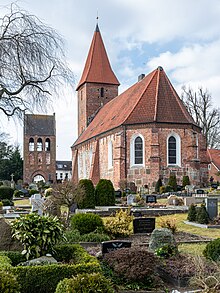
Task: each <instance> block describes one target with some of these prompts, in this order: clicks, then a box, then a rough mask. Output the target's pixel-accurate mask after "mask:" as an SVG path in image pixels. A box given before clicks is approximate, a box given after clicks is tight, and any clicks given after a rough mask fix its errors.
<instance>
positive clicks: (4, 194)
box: [0, 186, 14, 200]
mask: <svg viewBox="0 0 220 293" xmlns="http://www.w3.org/2000/svg"><path fill="white" fill-rule="evenodd" d="M13 194H14V189H13V188H11V187H9V186H0V200H2V199H9V200H12V198H13Z"/></svg>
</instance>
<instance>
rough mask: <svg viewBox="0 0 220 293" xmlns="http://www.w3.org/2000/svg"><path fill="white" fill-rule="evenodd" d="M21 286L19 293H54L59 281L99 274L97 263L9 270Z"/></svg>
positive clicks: (24, 267)
mask: <svg viewBox="0 0 220 293" xmlns="http://www.w3.org/2000/svg"><path fill="white" fill-rule="evenodd" d="M11 270H12V273H13V274H14V275H15V276H17V280H18V282H19V283H20V284H21V293H27V292H28V293H54V292H55V290H56V286H57V284H58V283H59V281H61V280H63V279H64V278H71V277H72V276H73V275H74V276H75V275H77V274H82V273H89V274H90V273H94V272H100V271H101V268H100V265H99V264H98V263H97V262H94V263H87V264H77V265H66V264H52V265H43V266H41V265H40V266H18V267H12V268H11Z"/></svg>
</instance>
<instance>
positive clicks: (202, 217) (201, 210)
mask: <svg viewBox="0 0 220 293" xmlns="http://www.w3.org/2000/svg"><path fill="white" fill-rule="evenodd" d="M196 221H197V222H198V223H199V224H208V223H209V214H208V213H207V210H206V207H205V205H204V204H201V207H198V208H197V211H196Z"/></svg>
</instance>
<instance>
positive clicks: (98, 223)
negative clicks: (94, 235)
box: [71, 213, 104, 234]
mask: <svg viewBox="0 0 220 293" xmlns="http://www.w3.org/2000/svg"><path fill="white" fill-rule="evenodd" d="M71 228H72V229H77V230H78V231H79V232H80V234H87V233H90V232H93V231H95V230H96V229H97V228H104V224H103V221H102V218H101V217H100V216H99V215H97V214H92V213H88V214H75V215H74V216H73V217H72V218H71Z"/></svg>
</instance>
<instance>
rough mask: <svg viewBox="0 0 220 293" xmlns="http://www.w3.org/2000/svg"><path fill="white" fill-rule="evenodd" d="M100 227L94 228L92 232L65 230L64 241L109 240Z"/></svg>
mask: <svg viewBox="0 0 220 293" xmlns="http://www.w3.org/2000/svg"><path fill="white" fill-rule="evenodd" d="M99 230H102V229H96V230H95V231H94V232H90V233H88V234H83V235H81V234H80V233H79V231H78V230H69V231H66V232H65V238H66V241H65V242H66V243H75V242H82V241H84V242H102V241H108V240H110V237H109V236H108V235H107V234H105V233H104V232H103V231H99Z"/></svg>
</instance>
